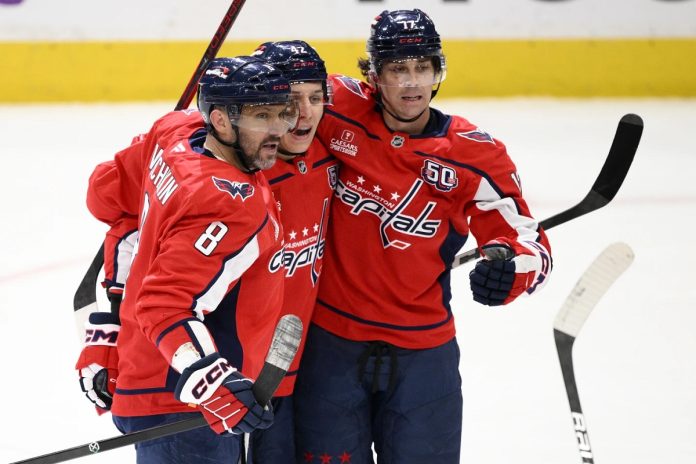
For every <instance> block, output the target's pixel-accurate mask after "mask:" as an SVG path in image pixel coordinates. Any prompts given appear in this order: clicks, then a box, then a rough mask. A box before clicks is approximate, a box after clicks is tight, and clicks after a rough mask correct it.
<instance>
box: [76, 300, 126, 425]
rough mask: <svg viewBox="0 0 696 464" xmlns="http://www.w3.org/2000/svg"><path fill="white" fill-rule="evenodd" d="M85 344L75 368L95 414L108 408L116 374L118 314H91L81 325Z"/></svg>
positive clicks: (100, 413) (111, 398) (114, 387)
mask: <svg viewBox="0 0 696 464" xmlns="http://www.w3.org/2000/svg"><path fill="white" fill-rule="evenodd" d="M85 329H86V331H85V333H86V339H85V346H84V348H83V349H82V352H81V353H80V357H79V358H78V360H77V364H76V365H75V369H77V374H78V375H79V376H80V388H81V389H82V391H83V392H85V396H87V399H89V400H90V401H91V402H92V403H94V405H95V407H96V409H97V413H98V414H99V415H102V414H104V413H105V412H106V411H108V410H109V409H111V402H112V401H113V396H114V391H115V390H116V378H117V377H118V351H117V349H116V340H117V338H118V333H119V331H120V330H121V325H120V324H119V320H118V316H116V315H114V314H111V313H92V314H90V315H89V322H87V323H86V324H85Z"/></svg>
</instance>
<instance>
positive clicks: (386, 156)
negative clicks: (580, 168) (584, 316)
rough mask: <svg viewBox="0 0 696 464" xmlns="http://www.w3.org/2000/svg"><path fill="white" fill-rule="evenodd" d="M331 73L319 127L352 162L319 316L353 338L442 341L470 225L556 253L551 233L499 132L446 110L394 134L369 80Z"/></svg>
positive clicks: (344, 171)
mask: <svg viewBox="0 0 696 464" xmlns="http://www.w3.org/2000/svg"><path fill="white" fill-rule="evenodd" d="M332 80H333V88H334V105H333V106H332V107H329V108H327V111H326V114H325V115H324V118H323V120H322V122H321V124H320V126H319V130H318V132H317V135H318V137H319V138H320V139H321V140H322V141H323V142H324V144H325V145H326V146H327V148H328V149H329V151H330V152H331V153H333V154H334V155H335V156H336V157H337V158H339V160H340V161H341V170H340V174H339V181H338V185H337V187H336V198H334V201H333V206H332V211H331V221H332V222H331V227H330V228H329V235H328V236H327V240H326V243H327V246H326V252H325V262H324V275H323V276H322V281H321V285H320V288H319V296H318V300H317V305H316V308H315V312H314V316H313V321H314V322H315V323H316V324H318V325H319V326H321V327H323V328H324V329H326V330H328V331H330V332H332V333H334V334H336V335H338V336H341V337H344V338H347V339H351V340H383V341H386V342H388V343H391V344H394V345H396V346H400V347H404V348H411V349H421V348H430V347H435V346H438V345H441V344H443V343H445V342H446V341H448V340H450V339H451V338H452V337H454V335H455V326H454V321H453V318H452V309H451V307H450V299H451V290H450V271H451V268H450V264H451V263H452V260H453V258H454V256H455V255H456V253H457V252H458V251H459V250H460V248H461V247H462V246H463V245H464V243H465V242H466V240H467V237H468V235H469V233H471V234H473V235H474V236H475V238H476V240H477V242H478V243H479V244H483V243H485V242H487V241H488V240H491V239H494V238H497V237H508V238H510V239H511V240H514V241H516V242H517V243H520V244H522V245H523V246H525V247H526V248H530V249H531V248H533V249H534V250H536V251H534V252H535V253H538V252H539V250H541V252H542V253H546V254H548V251H549V245H548V242H547V239H546V236H545V234H544V232H543V231H542V230H541V229H540V227H539V225H538V223H537V222H536V221H535V220H534V219H533V218H532V216H531V214H530V212H529V208H528V207H527V204H526V202H525V201H524V199H523V198H522V193H521V190H520V182H519V179H518V176H517V173H516V168H515V166H514V164H513V163H512V161H511V160H510V158H509V157H508V154H507V151H506V148H505V146H504V145H503V144H502V143H501V142H500V141H499V140H496V139H494V138H492V137H491V136H490V135H489V134H487V133H486V132H484V131H482V130H481V129H479V128H477V127H476V126H475V125H473V124H471V123H469V122H468V121H467V120H465V119H463V118H461V117H457V116H448V115H445V114H443V113H441V112H439V111H437V110H431V117H430V121H429V123H428V125H427V127H426V131H425V133H424V134H422V135H409V134H406V133H401V132H394V131H391V130H390V129H389V128H387V127H386V125H385V124H384V120H383V119H382V115H381V111H380V109H379V107H378V106H377V104H376V102H375V100H374V93H373V89H372V88H371V87H370V86H368V85H367V84H365V83H361V82H359V81H357V80H355V79H351V78H348V77H345V76H332ZM531 243H533V244H534V245H531ZM525 244H529V245H525ZM536 245H540V247H538V246H536ZM544 277H545V276H540V281H539V284H541V283H542V281H543V279H544ZM540 286H541V285H538V286H536V287H535V289H538V288H539V287H540Z"/></svg>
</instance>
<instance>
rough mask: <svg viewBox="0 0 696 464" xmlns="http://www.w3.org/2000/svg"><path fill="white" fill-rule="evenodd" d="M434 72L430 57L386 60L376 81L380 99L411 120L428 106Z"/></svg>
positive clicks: (435, 79)
mask: <svg viewBox="0 0 696 464" xmlns="http://www.w3.org/2000/svg"><path fill="white" fill-rule="evenodd" d="M437 78H438V76H437V73H436V72H435V68H434V66H433V62H432V59H431V58H430V57H420V58H413V59H405V60H398V61H387V62H385V63H384V64H383V65H382V69H381V70H380V73H379V76H376V77H375V84H377V85H378V86H379V91H380V93H381V94H382V101H383V102H384V103H385V105H387V106H388V107H389V110H390V111H392V112H393V113H395V114H396V115H397V116H399V117H401V118H404V119H410V118H413V117H416V116H418V115H419V114H421V113H423V111H425V110H426V109H427V108H428V106H429V105H430V98H431V94H432V88H433V85H434V84H435V83H436V81H437Z"/></svg>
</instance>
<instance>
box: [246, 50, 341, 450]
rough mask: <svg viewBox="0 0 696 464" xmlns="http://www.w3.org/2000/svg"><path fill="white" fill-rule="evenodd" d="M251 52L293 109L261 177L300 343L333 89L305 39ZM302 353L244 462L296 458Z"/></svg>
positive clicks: (309, 299) (328, 176) (320, 241)
mask: <svg viewBox="0 0 696 464" xmlns="http://www.w3.org/2000/svg"><path fill="white" fill-rule="evenodd" d="M253 55H254V56H258V57H260V58H263V59H265V60H267V61H269V62H270V63H272V64H273V65H274V66H275V67H276V68H278V69H280V70H281V71H283V74H284V75H285V76H286V77H287V78H288V79H289V81H290V87H291V94H292V96H293V99H294V100H295V101H296V102H297V103H298V106H299V119H298V122H297V127H296V128H295V129H294V130H293V131H291V132H288V133H287V134H285V135H284V136H283V137H282V138H281V141H280V147H279V148H278V158H279V159H278V162H276V164H275V165H273V167H272V168H270V169H268V170H266V171H264V174H265V175H266V178H267V179H268V181H269V183H270V185H271V189H272V190H273V195H274V197H275V199H276V202H277V204H278V209H279V211H280V218H281V221H282V223H283V230H284V231H285V247H284V249H283V251H282V252H280V251H279V252H278V253H276V254H275V255H274V256H273V257H272V258H271V261H270V263H269V268H270V269H271V270H272V271H273V272H278V273H284V275H285V292H284V294H285V296H284V299H283V313H292V314H295V315H297V316H299V317H300V318H301V319H302V323H303V326H304V331H305V333H304V334H303V337H302V340H303V341H304V339H305V335H306V331H307V329H308V328H309V323H310V319H311V315H312V311H313V309H314V303H315V300H316V296H317V290H318V280H319V275H320V273H321V268H322V261H323V260H322V257H323V254H324V237H325V236H326V230H327V227H328V223H327V221H328V216H329V206H330V202H331V198H332V196H333V189H334V188H335V186H336V181H337V179H338V172H337V171H338V165H337V161H336V159H335V158H334V157H333V156H332V155H331V154H329V153H328V152H327V150H326V148H325V147H324V145H323V144H322V143H321V142H320V141H319V140H318V139H314V134H315V132H316V130H317V125H318V124H319V121H320V120H321V118H322V116H323V114H324V106H325V105H327V104H330V99H331V91H330V87H329V86H328V85H327V77H328V76H327V73H326V67H325V65H324V61H323V60H322V59H321V57H320V56H319V54H318V53H317V52H316V50H314V49H313V48H312V47H311V46H310V45H309V44H307V43H306V42H303V41H301V40H292V41H284V42H268V43H264V44H262V45H261V46H259V47H258V49H257V50H256V52H254V54H253ZM302 349H303V346H302V345H301V346H300V349H299V350H298V352H297V354H296V355H295V360H294V362H293V364H292V365H291V367H290V370H289V371H288V374H287V376H286V378H285V379H284V380H283V382H282V383H281V385H280V387H279V388H278V390H277V391H276V394H275V396H276V397H275V398H274V400H273V402H272V403H273V411H274V414H275V418H274V421H273V426H272V427H270V428H268V429H266V430H257V431H254V433H252V434H251V437H250V459H249V462H250V463H251V462H253V463H255V464H288V463H289V462H291V460H292V456H294V455H295V442H294V436H295V434H294V418H293V416H294V411H293V400H292V396H291V393H292V391H293V388H294V384H295V377H296V374H297V366H298V365H299V360H300V357H301V355H302Z"/></svg>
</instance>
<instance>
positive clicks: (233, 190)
mask: <svg viewBox="0 0 696 464" xmlns="http://www.w3.org/2000/svg"><path fill="white" fill-rule="evenodd" d="M212 179H213V183H214V184H215V187H217V189H218V190H220V191H222V192H227V193H229V194H230V195H231V196H232V198H235V197H237V196H239V197H240V198H241V199H242V201H245V200H246V199H247V198H249V197H250V196H252V195H253V194H254V186H253V185H250V184H247V183H246V182H245V183H241V182H232V181H229V180H227V179H218V178H217V177H215V176H212Z"/></svg>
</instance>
